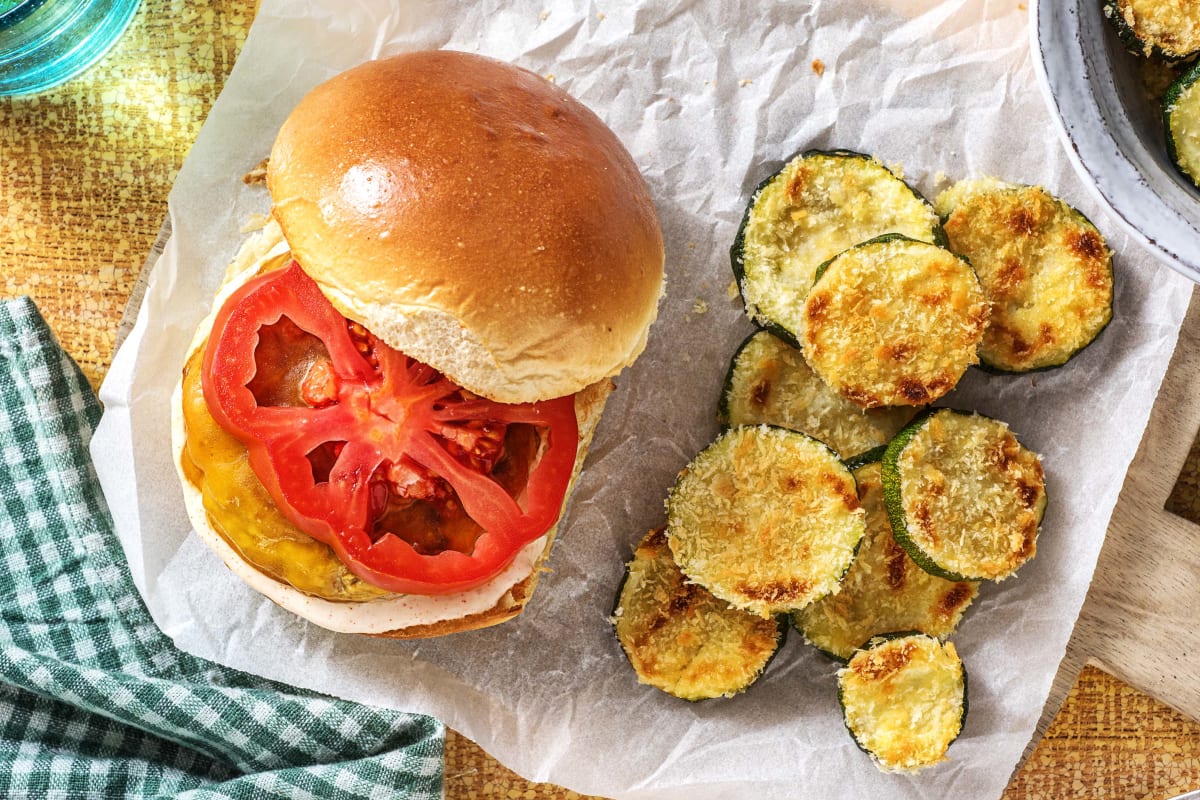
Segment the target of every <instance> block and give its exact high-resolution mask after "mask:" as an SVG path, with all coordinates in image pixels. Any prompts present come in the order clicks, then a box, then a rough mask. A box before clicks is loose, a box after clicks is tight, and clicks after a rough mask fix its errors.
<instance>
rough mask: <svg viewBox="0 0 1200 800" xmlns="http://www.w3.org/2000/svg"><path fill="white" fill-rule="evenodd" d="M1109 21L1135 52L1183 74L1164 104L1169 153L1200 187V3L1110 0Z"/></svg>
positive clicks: (1165, 95)
mask: <svg viewBox="0 0 1200 800" xmlns="http://www.w3.org/2000/svg"><path fill="white" fill-rule="evenodd" d="M1104 16H1105V17H1107V18H1108V20H1109V22H1111V23H1112V24H1113V27H1115V28H1116V30H1117V35H1118V36H1120V38H1121V41H1122V42H1123V43H1124V44H1125V47H1126V48H1127V49H1128V50H1129V51H1130V52H1131V53H1133V54H1134V55H1138V56H1142V57H1143V58H1146V59H1150V60H1152V61H1161V62H1164V63H1165V65H1166V66H1167V69H1169V70H1171V71H1172V72H1176V73H1178V77H1176V79H1175V80H1174V82H1173V83H1171V85H1170V86H1169V87H1168V88H1167V90H1166V92H1165V93H1163V95H1162V98H1161V101H1160V102H1161V103H1162V118H1163V128H1164V132H1165V134H1166V139H1167V152H1168V153H1169V154H1170V156H1171V160H1172V161H1174V162H1175V166H1176V167H1178V168H1179V171H1180V172H1182V173H1183V174H1184V175H1185V176H1186V177H1187V178H1188V179H1189V180H1190V181H1191V182H1192V183H1194V184H1195V185H1196V186H1197V188H1200V60H1196V57H1197V56H1198V55H1200V4H1197V3H1194V2H1170V3H1168V2H1163V0H1104ZM1189 62H1194V63H1190V64H1189ZM1153 94H1157V92H1153Z"/></svg>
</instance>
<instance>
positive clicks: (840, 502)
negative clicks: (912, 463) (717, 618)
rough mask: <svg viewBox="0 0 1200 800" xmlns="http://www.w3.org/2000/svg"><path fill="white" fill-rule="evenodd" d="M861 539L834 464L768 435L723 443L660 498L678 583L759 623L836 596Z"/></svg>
mask: <svg viewBox="0 0 1200 800" xmlns="http://www.w3.org/2000/svg"><path fill="white" fill-rule="evenodd" d="M865 531H866V521H865V514H864V512H863V510H862V508H861V507H860V506H859V503H858V492H857V490H856V487H855V485H854V476H853V475H851V474H850V470H848V469H846V465H845V464H843V463H842V462H841V461H840V460H838V457H837V454H836V453H834V452H833V451H832V450H830V449H829V448H828V447H826V446H825V445H823V444H821V443H820V442H818V441H817V440H816V439H813V438H812V437H811V436H806V435H805V434H803V433H798V432H796V431H789V430H786V429H784V428H773V427H770V426H767V425H754V426H742V427H739V428H731V429H730V430H728V431H726V432H725V433H723V434H721V436H719V437H717V439H716V441H714V442H713V443H712V444H710V445H709V446H708V447H706V448H705V449H704V450H702V451H701V452H700V454H699V455H697V456H696V457H695V458H694V459H692V462H691V463H690V464H688V466H687V467H686V468H685V469H684V470H683V471H682V472H681V473H680V474H679V478H678V480H677V481H676V482H675V486H674V487H673V488H672V489H671V492H670V494H669V495H668V497H667V538H668V541H669V542H670V545H671V552H672V553H674V554H675V561H676V562H677V563H678V564H679V566H680V568H681V569H682V570H683V572H684V574H686V575H687V576H688V577H689V578H691V579H692V580H693V581H695V582H696V583H698V584H700V585H701V586H703V587H704V588H706V589H708V590H709V591H710V592H712V593H713V594H714V595H716V596H717V597H719V598H721V599H722V600H724V601H726V602H727V603H729V604H731V605H733V606H736V607H738V608H742V609H745V610H747V611H750V612H751V613H754V614H758V615H760V616H764V617H766V616H770V615H772V614H779V613H782V612H785V611H791V610H793V609H797V608H801V607H803V606H806V605H808V604H809V603H811V602H812V601H814V600H816V599H818V598H820V597H824V596H825V595H827V594H829V593H830V592H832V591H834V590H835V589H836V588H837V586H838V582H839V581H841V579H842V576H843V575H845V574H846V570H847V569H848V568H849V567H850V562H852V561H853V560H854V552H855V550H856V549H857V547H858V543H859V540H860V539H862V536H863V533H864V532H865Z"/></svg>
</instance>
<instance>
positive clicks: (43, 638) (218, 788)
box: [0, 299, 444, 800]
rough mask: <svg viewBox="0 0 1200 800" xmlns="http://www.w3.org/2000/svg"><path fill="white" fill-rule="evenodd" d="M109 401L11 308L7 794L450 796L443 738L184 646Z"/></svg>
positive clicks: (0, 541) (5, 372)
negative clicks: (114, 502)
mask: <svg viewBox="0 0 1200 800" xmlns="http://www.w3.org/2000/svg"><path fill="white" fill-rule="evenodd" d="M99 417H100V407H99V403H98V402H97V401H96V397H95V395H94V394H93V393H92V390H91V387H90V386H88V383H87V381H86V380H85V379H84V378H83V376H82V374H81V373H80V372H79V369H78V368H77V367H76V365H75V363H74V362H73V361H71V359H70V358H69V357H68V356H67V355H66V354H65V353H64V352H63V351H62V350H61V349H60V348H59V347H58V345H57V343H56V342H55V341H54V338H53V336H52V335H51V334H50V331H49V329H48V328H47V327H46V324H45V322H44V321H43V320H42V318H41V316H40V315H39V314H38V312H37V309H36V308H35V307H34V305H33V303H32V302H31V301H30V300H28V299H17V300H10V301H5V302H0V797H4V798H94V797H189V798H217V797H236V798H275V797H277V798H289V799H291V798H310V797H311V798H321V799H322V800H324V799H325V798H440V797H441V796H442V747H443V743H444V739H443V734H444V731H443V728H442V727H441V725H440V724H439V723H437V722H435V721H434V720H432V719H430V718H428V717H423V716H416V715H412V714H403V713H399V712H395V711H388V710H384V709H378V708H371V707H368V706H362V705H357V704H354V703H348V702H344V701H340V700H333V699H331V698H328V697H322V696H319V695H315V694H312V693H309V692H303V691H300V690H297V689H293V688H290V687H288V686H283V685H280V684H277V683H272V682H270V681H267V680H264V679H260V678H256V677H254V676H252V675H248V674H246V673H242V672H238V671H236V670H231V669H227V668H225V667H221V666H218V665H217V664H213V663H210V662H208V661H203V660H201V659H199V658H195V657H193V656H190V655H188V654H186V653H183V652H181V651H179V650H176V649H175V647H174V646H173V645H172V643H171V642H170V640H169V639H167V638H166V636H164V635H163V634H162V633H161V632H160V631H159V630H158V629H157V628H156V627H155V625H154V622H153V621H152V620H151V618H150V615H149V614H148V613H147V611H146V608H145V606H144V605H143V604H142V600H141V597H140V596H139V595H138V593H137V590H136V589H135V588H134V585H133V581H132V580H131V578H130V576H129V571H128V568H127V567H126V564H125V561H124V556H123V554H122V553H121V550H120V545H119V543H118V541H117V537H116V535H115V533H114V532H113V528H112V521H111V518H110V517H109V514H108V509H107V507H106V506H105V504H104V498H103V496H102V495H101V493H100V487H99V483H98V482H97V480H96V476H95V474H94V473H93V471H92V464H91V461H90V459H89V457H88V450H87V444H88V439H89V438H90V437H91V434H92V430H93V428H94V427H95V425H96V423H97V422H98V420H99Z"/></svg>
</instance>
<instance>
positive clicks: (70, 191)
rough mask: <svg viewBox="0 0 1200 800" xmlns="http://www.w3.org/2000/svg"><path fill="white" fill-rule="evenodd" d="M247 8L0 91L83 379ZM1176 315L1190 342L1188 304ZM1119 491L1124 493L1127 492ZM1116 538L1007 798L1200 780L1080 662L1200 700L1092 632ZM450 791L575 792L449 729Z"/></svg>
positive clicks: (16, 287)
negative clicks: (37, 82) (42, 83)
mask: <svg viewBox="0 0 1200 800" xmlns="http://www.w3.org/2000/svg"><path fill="white" fill-rule="evenodd" d="M255 7H256V3H255V1H254V0H214V2H211V3H196V2H191V1H190V0H145V2H144V4H143V7H142V9H141V10H140V11H139V12H138V15H137V17H136V19H135V20H134V23H133V25H132V27H131V29H130V31H129V33H128V34H127V35H126V37H125V38H124V39H123V40H122V41H121V42H120V43H119V44H118V45H117V47H116V49H115V50H114V51H113V52H112V53H110V54H109V56H108V57H106V58H105V59H104V60H103V61H102V62H101V63H100V64H99V65H98V66H97V67H95V68H94V69H93V70H91V71H90V72H88V73H87V74H85V75H84V76H82V77H81V78H78V79H76V80H75V81H73V82H71V83H68V84H66V85H65V86H62V87H60V88H58V89H56V90H52V91H49V92H47V93H44V94H42V95H37V96H32V97H22V98H0V298H5V297H14V296H17V295H21V294H28V295H31V296H32V297H33V298H34V300H35V301H36V302H37V304H38V307H39V308H40V309H41V311H42V313H43V314H44V315H45V316H46V318H47V319H48V321H49V323H50V325H51V327H52V328H53V329H54V330H55V332H56V333H57V335H58V337H59V339H60V341H61V342H62V344H63V346H64V347H65V348H66V350H67V351H68V352H69V353H70V354H71V355H72V356H73V357H74V358H75V359H76V361H78V362H79V364H80V365H81V367H82V368H83V370H84V372H85V374H86V375H87V376H88V378H89V379H90V380H91V381H92V383H93V384H94V385H99V382H100V380H101V379H102V378H103V377H104V373H105V371H106V369H107V368H108V365H109V363H110V361H111V359H112V355H113V349H114V344H115V337H116V333H117V327H118V322H119V321H120V319H121V317H122V312H123V311H124V309H125V306H126V304H127V302H128V301H129V298H130V293H131V291H132V289H133V287H134V284H135V281H136V279H137V276H138V274H139V273H140V271H141V269H142V266H143V263H144V261H145V258H146V254H147V253H148V252H149V250H150V248H151V245H152V244H153V242H154V239H155V236H156V234H157V233H158V230H159V227H160V224H161V222H162V220H163V218H164V217H165V215H166V210H167V193H168V191H169V190H170V188H171V184H172V182H173V180H174V178H175V174H176V172H177V171H178V169H179V166H180V164H181V163H182V161H183V158H184V156H185V155H186V154H187V152H188V148H189V147H190V145H191V143H192V141H193V140H194V139H195V137H196V135H197V133H198V131H199V129H200V125H201V123H202V122H203V121H204V118H205V116H206V114H207V113H208V109H209V107H210V106H211V104H212V102H213V100H214V99H215V98H216V96H217V94H218V93H219V92H220V90H221V86H222V84H223V82H224V79H225V77H226V75H227V74H228V72H229V70H230V69H231V68H232V66H233V63H234V60H235V59H236V57H237V53H238V50H239V48H240V46H241V44H242V42H243V41H244V39H245V35H246V31H247V30H248V28H249V26H250V23H251V21H252V20H253V17H254V12H255ZM1195 311H1196V309H1195V308H1193V312H1195ZM1185 328H1186V329H1187V330H1191V331H1193V337H1194V338H1196V339H1197V340H1198V341H1200V313H1193V314H1192V317H1191V318H1190V319H1189V323H1187V324H1186V325H1185ZM1176 360H1177V361H1181V360H1183V359H1182V358H1181V357H1180V358H1177V359H1176ZM1180 370H1183V371H1187V370H1192V371H1193V372H1196V373H1197V374H1200V368H1196V369H1194V368H1193V366H1192V365H1191V364H1190V362H1185V363H1182V364H1180V365H1173V366H1172V371H1173V373H1174V372H1176V371H1180ZM1185 388H1191V385H1190V384H1189V385H1188V387H1185ZM1176 391H1177V392H1179V391H1181V390H1178V389H1177V390H1176ZM1186 422H1187V424H1189V425H1191V428H1190V429H1188V430H1186V431H1185V432H1183V433H1182V434H1180V433H1178V432H1175V433H1174V434H1173V435H1175V436H1176V438H1178V437H1179V436H1183V438H1184V439H1186V441H1185V443H1184V447H1185V449H1186V443H1187V442H1190V441H1191V439H1192V437H1193V436H1194V435H1195V433H1196V431H1195V423H1196V419H1191V420H1187V421H1186ZM1198 464H1200V448H1194V452H1193V453H1192V455H1191V456H1189V461H1188V465H1189V467H1188V469H1189V470H1190V474H1191V475H1192V479H1191V483H1190V484H1188V482H1187V481H1185V482H1184V484H1183V486H1182V490H1181V491H1182V495H1180V494H1179V493H1178V492H1177V493H1176V495H1175V496H1174V497H1173V500H1172V502H1175V503H1176V504H1177V505H1181V506H1188V505H1191V506H1193V507H1200V496H1198V488H1197V483H1198V482H1197V481H1196V480H1195V475H1196V474H1197V472H1198V471H1200V470H1198V468H1197V467H1198ZM1132 483H1133V484H1134V489H1135V490H1136V488H1137V486H1136V481H1132ZM1130 492H1131V488H1130V483H1127V485H1126V493H1127V494H1128V493H1130ZM1136 500H1137V498H1134V501H1133V502H1136ZM1122 503H1123V504H1125V505H1129V503H1128V502H1127V500H1126V498H1125V497H1124V496H1123V498H1122ZM1121 508H1122V507H1119V508H1118V511H1119V512H1120V511H1121ZM1153 510H1154V511H1155V512H1156V513H1157V512H1158V511H1159V510H1161V507H1160V508H1158V509H1153ZM1129 513H1132V512H1129ZM1120 516H1121V514H1120V513H1119V514H1118V515H1116V517H1115V518H1114V519H1117V518H1118V517H1120ZM1197 521H1200V520H1197ZM1117 538H1118V539H1119V538H1120V537H1117ZM1120 546H1121V542H1120V541H1117V542H1116V543H1115V544H1114V536H1113V533H1112V532H1110V534H1109V539H1108V541H1107V542H1106V545H1105V552H1104V554H1103V555H1102V556H1101V564H1100V568H1099V569H1098V572H1097V577H1096V587H1098V588H1094V589H1093V595H1097V597H1098V598H1099V599H1096V598H1093V597H1089V601H1088V604H1087V605H1086V606H1085V609H1084V617H1083V622H1082V623H1081V627H1080V631H1079V632H1077V635H1076V637H1075V639H1073V641H1072V644H1071V647H1070V648H1069V650H1068V658H1067V660H1066V661H1065V662H1064V667H1063V670H1062V673H1061V674H1060V676H1059V679H1058V681H1057V682H1056V691H1055V694H1053V695H1052V697H1051V700H1050V703H1048V707H1047V712H1046V714H1045V715H1044V722H1043V725H1042V726H1039V729H1040V730H1043V731H1044V735H1043V736H1042V737H1041V739H1040V741H1039V742H1038V744H1037V746H1036V748H1035V749H1034V750H1033V751H1032V753H1031V754H1030V755H1029V756H1028V758H1027V759H1026V761H1025V763H1024V765H1023V766H1022V767H1021V768H1020V769H1019V770H1018V772H1017V773H1016V775H1015V776H1014V777H1013V780H1012V783H1011V784H1010V786H1009V788H1008V790H1007V791H1006V793H1005V795H1004V798H1005V800H1034V799H1035V798H1038V799H1040V798H1064V797H1071V798H1117V797H1120V798H1150V799H1152V800H1157V799H1160V798H1167V797H1170V796H1172V795H1173V794H1176V793H1179V792H1183V791H1187V790H1191V789H1196V788H1200V726H1198V725H1196V724H1195V723H1194V722H1193V721H1192V720H1191V719H1189V718H1188V717H1186V716H1184V715H1183V714H1181V713H1179V712H1178V711H1175V710H1174V709H1172V708H1170V707H1168V706H1166V705H1164V704H1162V703H1159V702H1158V701H1156V700H1153V699H1151V698H1150V697H1149V696H1147V695H1146V694H1143V693H1141V692H1139V691H1137V690H1135V689H1133V688H1131V687H1130V686H1129V685H1127V684H1126V683H1123V682H1122V681H1120V680H1118V679H1116V678H1114V677H1112V675H1110V674H1109V672H1106V671H1105V670H1103V669H1099V668H1097V667H1096V666H1094V665H1091V664H1089V665H1087V666H1084V662H1085V661H1086V660H1087V659H1088V658H1089V657H1090V656H1094V655H1101V656H1103V657H1105V658H1106V659H1109V660H1110V666H1109V667H1108V669H1109V671H1112V672H1115V673H1117V674H1121V675H1123V676H1125V677H1127V678H1129V679H1131V680H1133V682H1135V683H1137V684H1138V685H1141V686H1143V688H1146V689H1149V690H1151V691H1156V690H1157V689H1158V688H1159V687H1161V688H1162V690H1163V692H1164V694H1163V695H1162V696H1167V697H1169V698H1170V699H1171V701H1172V702H1173V703H1174V704H1175V705H1177V706H1180V707H1186V708H1187V709H1188V710H1189V711H1190V712H1191V713H1192V714H1193V715H1195V714H1197V713H1200V712H1198V711H1197V710H1196V708H1197V707H1200V706H1196V707H1193V706H1192V704H1191V699H1190V698H1191V695H1190V694H1187V692H1188V691H1189V690H1188V688H1187V687H1188V685H1189V682H1190V680H1191V678H1192V675H1193V674H1194V672H1195V670H1192V669H1190V668H1189V667H1188V665H1187V663H1186V660H1182V661H1180V662H1179V663H1178V664H1177V665H1176V666H1174V667H1172V670H1171V674H1170V675H1163V676H1160V677H1161V680H1159V679H1156V678H1143V677H1140V676H1143V675H1146V674H1147V673H1146V671H1145V669H1144V668H1143V667H1141V666H1140V665H1139V664H1138V663H1135V662H1138V656H1137V655H1132V656H1131V655H1129V653H1130V652H1133V651H1132V650H1131V649H1130V647H1126V648H1125V649H1122V648H1121V647H1119V646H1114V647H1108V648H1107V649H1106V648H1105V647H1104V645H1103V642H1105V641H1107V639H1104V637H1103V636H1102V634H1100V633H1098V632H1097V631H1100V630H1102V629H1103V628H1104V627H1105V626H1106V624H1107V623H1106V618H1105V617H1106V615H1107V614H1108V613H1109V612H1108V611H1107V610H1106V609H1108V608H1110V607H1111V606H1112V603H1111V602H1106V600H1105V594H1106V593H1107V592H1109V590H1108V589H1107V588H1105V587H1107V586H1110V585H1112V584H1116V583H1119V582H1120V581H1118V580H1117V579H1116V578H1112V579H1111V580H1108V582H1107V583H1106V580H1107V579H1108V578H1109V577H1110V576H1114V575H1115V576H1117V578H1119V577H1121V576H1120V575H1119V574H1118V571H1119V570H1121V569H1122V568H1123V562H1124V560H1125V559H1124V558H1123V557H1122V554H1121V550H1120ZM1197 583H1200V581H1198V582H1197ZM1120 602H1121V603H1124V604H1126V605H1128V604H1130V603H1132V604H1134V605H1136V603H1137V600H1136V598H1134V600H1132V601H1131V600H1129V599H1128V598H1125V599H1122V600H1120ZM1190 610H1191V609H1187V611H1188V612H1190ZM1143 649H1144V648H1143ZM1139 652H1140V651H1139ZM1183 656H1184V657H1186V656H1187V653H1183ZM1126 662H1129V663H1126ZM1130 664H1133V666H1130ZM1081 669H1082V671H1081ZM1156 674H1157V673H1156ZM1172 681H1174V683H1172ZM1173 687H1174V688H1173ZM1179 687H1183V688H1179ZM1068 689H1069V690H1070V693H1069V695H1067V697H1066V701H1065V703H1062V705H1061V709H1060V708H1059V704H1060V698H1061V697H1062V695H1063V694H1064V693H1066V692H1067V690H1068ZM1178 698H1183V699H1178ZM1047 726H1048V728H1047ZM446 795H447V797H448V798H450V800H463V799H465V798H554V799H555V800H562V799H563V798H577V797H579V795H577V794H576V793H574V792H570V791H566V790H564V789H561V788H558V787H554V786H550V785H546V784H531V783H528V782H526V781H524V780H522V779H520V778H519V777H517V776H515V775H514V774H512V773H511V772H509V771H508V770H506V769H504V768H503V767H502V766H500V765H499V764H497V763H496V762H495V761H494V760H492V759H491V758H489V757H488V756H487V755H486V754H485V753H483V752H482V751H481V750H480V749H479V748H478V747H476V746H475V745H474V744H472V743H471V742H469V741H467V740H466V739H465V738H463V737H461V736H458V735H456V734H454V733H453V732H451V733H450V735H449V737H448V740H447V745H446Z"/></svg>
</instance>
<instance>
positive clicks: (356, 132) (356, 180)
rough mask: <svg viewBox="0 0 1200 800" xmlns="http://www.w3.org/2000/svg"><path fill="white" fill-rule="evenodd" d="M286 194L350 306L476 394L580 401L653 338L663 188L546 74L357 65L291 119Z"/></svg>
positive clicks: (480, 62) (291, 227)
mask: <svg viewBox="0 0 1200 800" xmlns="http://www.w3.org/2000/svg"><path fill="white" fill-rule="evenodd" d="M268 185H269V187H270V190H271V195H272V198H273V200H274V203H275V211H274V214H275V217H276V218H277V219H278V220H279V223H280V225H281V226H282V228H283V231H284V234H285V236H286V237H287V240H288V242H289V244H290V246H291V248H292V252H293V253H294V254H295V256H296V259H297V261H299V262H300V264H301V265H302V266H303V267H304V269H305V271H307V272H308V273H309V274H310V275H311V276H312V277H313V278H314V279H315V280H316V281H317V283H318V284H319V285H320V286H321V288H322V290H323V291H324V292H325V294H326V295H327V296H328V297H329V299H330V300H331V301H332V302H333V304H334V305H335V306H336V307H338V309H339V310H340V311H341V312H342V313H343V314H345V315H346V316H348V317H351V318H353V319H356V320H358V321H359V322H361V323H362V324H364V325H365V326H366V327H367V328H368V329H369V330H371V331H372V332H373V333H374V334H376V335H377V336H379V337H380V338H382V339H383V340H384V341H386V342H387V343H388V344H389V345H391V346H392V347H394V348H396V349H398V350H400V351H402V352H404V353H407V354H408V355H410V356H412V357H413V358H416V359H417V360H419V361H422V362H424V363H426V364H429V365H430V366H432V367H434V368H435V369H437V370H439V371H441V372H442V373H444V374H445V375H446V376H447V377H449V378H450V379H451V380H453V381H455V382H456V383H458V384H459V385H461V386H463V387H464V388H466V389H469V390H470V391H472V392H475V393H476V394H481V395H484V396H487V397H489V398H492V399H494V400H498V401H500V402H509V403H517V402H526V401H532V400H539V399H548V398H551V397H559V396H562V395H567V394H571V393H574V392H577V391H579V390H581V389H583V388H584V387H585V386H588V385H589V384H592V383H595V382H596V381H598V380H600V379H602V378H605V377H608V376H610V375H613V374H615V373H617V372H619V371H620V370H621V369H622V368H623V367H625V366H627V365H628V364H630V363H631V362H632V361H633V360H634V359H635V358H636V357H637V356H638V354H639V353H641V351H642V349H643V347H644V346H645V343H646V334H647V331H648V328H649V326H650V323H651V322H653V320H654V317H655V315H656V312H657V305H658V298H659V296H660V294H661V293H662V282H663V272H662V265H663V244H662V234H661V232H660V230H659V227H658V218H657V216H656V214H655V211H654V206H653V205H652V203H651V201H650V197H649V194H648V192H647V189H646V185H645V183H644V181H643V180H642V177H641V175H640V174H639V173H638V170H637V166H636V165H635V164H634V163H633V160H632V159H631V158H630V156H629V154H628V153H627V152H626V151H625V149H624V148H623V147H622V145H621V143H620V141H618V140H617V138H616V136H615V135H614V134H613V133H612V131H610V130H609V129H608V128H607V127H605V125H604V123H603V122H601V121H600V119H599V118H598V117H597V116H596V115H595V114H593V113H592V112H591V111H589V110H588V109H587V108H585V107H584V106H583V105H581V104H580V103H579V102H577V101H576V100H574V99H572V98H571V97H570V96H569V95H568V94H567V93H566V92H564V91H562V90H561V89H559V88H557V87H556V86H554V85H553V84H552V83H550V82H549V81H547V80H545V79H543V78H541V77H539V76H538V75H535V74H533V73H531V72H528V71H526V70H523V69H519V68H517V67H513V66H510V65H508V64H503V63H500V62H497V61H493V60H491V59H488V58H483V57H481V56H475V55H469V54H465V53H456V52H450V51H434V52H419V53H410V54H407V55H401V56H397V57H393V58H387V59H382V60H379V61H371V62H368V63H365V64H362V65H360V66H358V67H355V68H354V69H351V70H349V71H347V72H344V73H342V74H340V75H337V76H336V77H334V78H332V79H330V80H329V81H327V82H325V83H323V84H321V85H320V86H318V87H316V88H315V89H314V90H313V91H312V92H310V93H309V94H308V95H307V96H306V97H305V98H304V99H303V100H302V101H301V102H300V104H299V105H298V106H297V107H296V109H295V110H294V111H293V112H292V114H291V116H290V117H288V119H287V121H286V122H285V123H284V125H283V128H282V129H281V130H280V132H279V136H278V138H277V139H276V141H275V146H274V149H273V150H272V151H271V158H270V163H269V167H268Z"/></svg>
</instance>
